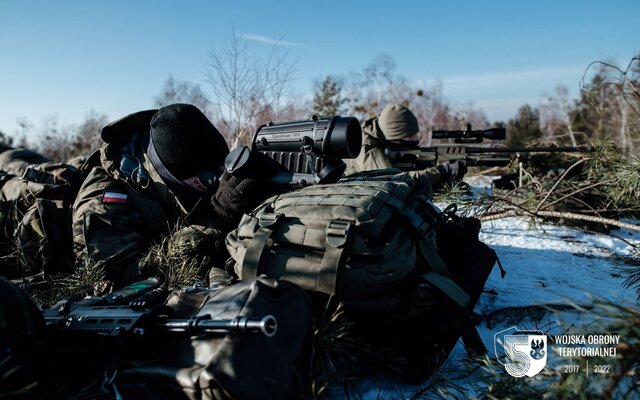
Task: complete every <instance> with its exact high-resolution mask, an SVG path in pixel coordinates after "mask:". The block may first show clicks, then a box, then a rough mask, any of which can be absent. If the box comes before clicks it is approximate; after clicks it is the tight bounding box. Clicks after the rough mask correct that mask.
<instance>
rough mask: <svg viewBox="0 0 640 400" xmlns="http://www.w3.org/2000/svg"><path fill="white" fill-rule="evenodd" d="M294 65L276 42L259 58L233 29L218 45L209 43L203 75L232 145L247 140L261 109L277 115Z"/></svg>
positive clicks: (260, 113)
mask: <svg viewBox="0 0 640 400" xmlns="http://www.w3.org/2000/svg"><path fill="white" fill-rule="evenodd" d="M294 66H295V62H288V53H287V52H284V51H282V49H281V47H280V46H279V45H278V42H276V43H275V44H274V45H273V47H272V49H271V53H270V54H269V56H268V57H267V58H266V59H262V58H260V57H258V56H255V55H253V54H250V53H249V52H248V49H247V44H246V42H244V41H243V40H242V38H240V37H238V36H237V35H236V34H235V31H232V32H231V36H230V37H228V38H226V39H225V41H224V43H223V46H222V47H220V48H216V47H214V46H213V45H212V46H211V49H210V50H209V53H208V59H207V69H206V70H205V71H204V74H205V77H206V80H207V82H208V83H209V84H210V86H211V88H212V91H213V94H214V102H215V104H216V105H217V106H218V108H219V111H220V115H221V116H222V119H221V121H222V123H223V124H224V126H226V127H227V128H228V130H229V133H230V136H231V138H232V140H231V142H232V147H235V146H237V145H238V144H240V143H248V141H249V138H250V131H251V130H252V128H254V127H255V126H256V124H257V123H258V121H257V120H256V117H257V116H258V115H264V114H265V112H266V111H265V110H269V112H268V114H270V115H271V116H272V117H273V118H276V119H277V118H278V114H279V112H280V110H281V108H282V106H283V103H282V102H283V100H284V97H285V93H286V91H287V89H288V88H289V86H290V84H291V81H292V76H293V71H294V70H295V67H294Z"/></svg>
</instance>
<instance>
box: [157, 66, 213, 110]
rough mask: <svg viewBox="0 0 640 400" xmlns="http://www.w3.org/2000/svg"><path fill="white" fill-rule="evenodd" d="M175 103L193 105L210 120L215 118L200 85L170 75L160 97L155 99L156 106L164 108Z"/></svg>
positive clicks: (209, 102)
mask: <svg viewBox="0 0 640 400" xmlns="http://www.w3.org/2000/svg"><path fill="white" fill-rule="evenodd" d="M174 103H187V104H193V105H194V106H196V107H198V108H199V109H200V111H202V112H203V113H204V114H205V115H207V116H208V117H209V118H210V119H211V118H213V117H214V115H213V112H212V110H211V101H209V99H208V98H207V96H206V95H205V94H204V92H203V91H202V88H201V87H200V85H198V84H195V83H191V82H188V81H178V80H176V79H175V78H174V77H173V76H171V75H169V77H168V78H167V80H166V81H165V82H164V87H163V88H162V91H161V93H160V94H159V95H157V96H155V97H154V104H155V105H156V106H157V107H163V106H166V105H169V104H174Z"/></svg>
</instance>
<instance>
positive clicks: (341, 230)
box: [326, 219, 351, 248]
mask: <svg viewBox="0 0 640 400" xmlns="http://www.w3.org/2000/svg"><path fill="white" fill-rule="evenodd" d="M350 229H351V222H349V221H341V220H339V219H335V220H332V221H330V222H329V224H327V230H326V236H327V244H329V246H331V247H336V248H340V247H342V246H344V245H345V244H346V243H347V239H348V238H349V230H350Z"/></svg>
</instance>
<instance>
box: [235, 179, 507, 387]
mask: <svg viewBox="0 0 640 400" xmlns="http://www.w3.org/2000/svg"><path fill="white" fill-rule="evenodd" d="M430 195H431V193H430V188H419V187H417V184H416V182H415V181H414V180H413V179H412V178H411V177H410V176H409V175H408V174H405V173H398V170H395V169H389V170H378V171H368V172H362V173H358V174H354V175H351V176H349V177H347V178H343V179H342V180H340V181H339V182H338V183H336V184H328V185H317V186H309V187H306V188H303V189H300V190H297V191H294V192H290V193H285V194H282V195H279V196H275V197H272V198H270V199H268V200H266V201H265V202H264V203H263V204H262V205H261V206H259V207H258V208H257V209H256V210H254V211H253V212H252V213H251V214H250V215H245V216H244V217H243V219H242V220H241V222H240V224H239V226H238V228H237V229H236V230H234V231H232V232H231V233H229V235H228V236H227V248H228V250H229V253H230V254H231V257H232V259H233V261H231V265H230V266H229V267H230V268H231V267H232V268H233V269H234V270H235V272H236V274H237V275H238V276H239V277H240V278H241V279H250V278H252V277H255V276H259V275H261V274H264V275H266V276H268V277H272V278H278V279H286V280H290V281H292V282H294V283H296V284H298V285H300V286H302V287H303V288H305V289H307V290H310V291H313V292H320V293H325V294H328V295H334V296H335V297H336V298H337V299H338V300H340V301H342V302H343V303H344V304H345V307H346V309H347V310H350V311H351V312H354V313H357V314H358V315H369V316H372V315H373V316H375V317H374V319H375V318H378V317H383V318H391V319H393V320H405V321H408V320H411V321H413V322H412V324H410V325H408V326H407V328H408V329H413V327H414V326H415V325H416V324H422V325H423V326H428V325H429V324H431V325H433V324H443V325H446V324H450V325H451V327H452V329H448V330H447V333H448V334H449V336H451V335H453V337H454V342H453V343H455V340H457V339H458V337H460V336H462V337H463V340H464V341H465V345H466V346H467V347H468V348H470V349H472V350H474V351H476V352H484V346H483V344H482V341H481V340H480V337H479V335H478V333H477V331H476V330H475V327H474V325H473V323H472V321H471V318H470V311H471V310H472V309H473V306H474V305H475V302H476V301H477V296H478V295H479V294H480V292H481V291H482V288H483V287H484V283H485V281H486V279H487V277H488V275H489V272H490V271H491V269H492V268H493V265H494V263H495V261H496V258H495V253H494V252H493V251H492V250H491V249H489V248H488V247H486V246H484V245H483V244H481V243H480V242H479V241H477V232H476V237H475V238H473V240H474V241H475V242H477V243H479V245H478V246H475V247H474V249H475V250H479V251H482V252H483V253H482V254H468V255H467V257H466V259H464V260H456V263H457V264H458V265H456V266H455V269H456V270H457V272H458V273H457V274H456V275H457V278H458V280H456V279H453V277H452V274H451V272H450V271H449V268H448V267H447V264H446V263H445V261H444V260H443V259H442V257H441V255H440V254H439V253H438V250H437V247H438V244H437V242H436V240H437V230H438V229H440V227H441V226H444V225H450V224H446V221H445V220H444V218H443V216H442V215H441V214H440V213H439V212H438V211H437V209H436V208H435V207H434V206H433V205H432V204H431V203H430V201H429V199H430ZM470 240H471V239H470ZM474 257H477V260H479V262H475V263H473V264H474V265H463V264H469V263H468V262H469V261H470V260H473V258H474ZM477 264H479V265H477ZM466 267H468V268H469V269H472V268H473V269H477V272H473V273H472V274H471V276H473V279H472V282H467V284H466V285H465V286H467V287H468V289H467V290H466V291H465V290H463V289H462V288H461V286H463V285H461V284H460V283H461V282H460V281H464V280H465V279H466V277H467V276H469V273H468V271H467V272H465V271H464V269H465V268H466ZM469 292H473V297H472V296H471V295H470V293H469ZM434 310H435V311H437V312H441V311H444V313H445V315H446V316H451V317H450V318H445V319H444V320H442V321H438V319H436V318H434V317H435V316H436V314H435V313H434ZM440 317H441V315H438V318H440ZM366 319H367V318H363V320H366ZM394 325H395V326H397V324H394ZM415 339H416V340H419V339H418V338H415ZM447 345H448V347H452V344H451V343H448V344H447ZM448 350H450V348H449V349H448ZM448 350H447V351H448ZM416 375H420V373H416Z"/></svg>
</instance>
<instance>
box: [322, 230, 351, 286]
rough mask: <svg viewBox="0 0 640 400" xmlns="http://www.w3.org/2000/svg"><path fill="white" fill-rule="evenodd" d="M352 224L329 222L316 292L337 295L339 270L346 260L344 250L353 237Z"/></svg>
mask: <svg viewBox="0 0 640 400" xmlns="http://www.w3.org/2000/svg"><path fill="white" fill-rule="evenodd" d="M351 226H352V223H351V222H349V221H344V220H340V219H334V220H331V221H329V223H328V224H327V230H326V242H327V243H326V247H325V251H324V255H323V256H322V262H321V263H320V269H319V270H318V280H317V283H316V290H317V291H319V292H323V293H336V292H337V291H338V289H339V287H338V282H337V278H338V268H339V267H340V265H342V261H343V260H344V249H345V247H346V245H347V243H348V242H349V237H350V236H351V235H350V234H349V232H350V231H351Z"/></svg>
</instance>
